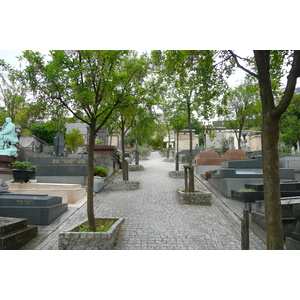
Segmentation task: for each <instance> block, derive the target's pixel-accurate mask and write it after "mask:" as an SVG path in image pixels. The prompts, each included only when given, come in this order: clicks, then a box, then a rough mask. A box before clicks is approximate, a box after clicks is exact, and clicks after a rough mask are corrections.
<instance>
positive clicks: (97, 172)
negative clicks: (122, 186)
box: [94, 166, 108, 177]
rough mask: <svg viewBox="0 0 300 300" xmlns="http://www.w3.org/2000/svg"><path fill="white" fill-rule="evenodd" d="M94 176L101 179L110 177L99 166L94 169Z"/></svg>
mask: <svg viewBox="0 0 300 300" xmlns="http://www.w3.org/2000/svg"><path fill="white" fill-rule="evenodd" d="M94 175H95V176H100V177H106V176H107V175H108V171H107V170H106V169H105V168H103V167H101V166H97V167H94Z"/></svg>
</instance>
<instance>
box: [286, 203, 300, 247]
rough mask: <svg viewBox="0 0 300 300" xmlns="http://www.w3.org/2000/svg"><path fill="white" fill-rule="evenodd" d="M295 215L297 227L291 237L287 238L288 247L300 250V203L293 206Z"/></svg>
mask: <svg viewBox="0 0 300 300" xmlns="http://www.w3.org/2000/svg"><path fill="white" fill-rule="evenodd" d="M293 215H294V217H295V218H296V221H297V223H296V226H295V229H294V230H293V231H292V232H291V237H287V238H286V249H287V250H300V204H297V205H294V206H293Z"/></svg>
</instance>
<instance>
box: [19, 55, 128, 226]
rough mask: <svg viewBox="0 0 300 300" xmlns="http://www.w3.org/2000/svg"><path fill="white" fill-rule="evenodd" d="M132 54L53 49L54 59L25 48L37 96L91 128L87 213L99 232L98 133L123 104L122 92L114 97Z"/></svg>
mask: <svg viewBox="0 0 300 300" xmlns="http://www.w3.org/2000/svg"><path fill="white" fill-rule="evenodd" d="M129 54H130V52H129V51H121V50H120V51H119V50H67V51H61V50H53V51H50V60H49V61H45V59H44V56H43V55H41V54H40V53H38V52H33V51H24V52H23V58H25V59H26V60H27V61H28V63H29V64H28V66H27V67H26V69H25V70H24V75H25V78H26V79H27V80H28V82H29V85H30V88H31V90H32V91H33V92H34V96H35V98H36V99H37V100H38V101H40V102H42V103H48V105H51V103H59V104H61V105H63V106H64V107H65V108H66V109H67V110H68V111H69V112H70V113H71V114H72V115H73V116H74V117H75V118H77V119H78V120H79V121H81V122H83V123H85V124H87V126H88V127H89V146H88V147H89V149H88V182H87V215H88V222H89V227H90V230H91V231H96V224H95V216H94V203H93V182H94V173H93V169H94V146H95V137H96V133H97V132H98V131H99V130H100V129H101V127H102V126H103V125H104V124H105V122H106V121H107V120H108V118H109V117H110V116H111V114H112V112H113V111H114V110H115V109H116V108H117V107H118V106H119V105H120V104H121V102H122V100H123V99H122V94H118V95H117V97H113V94H114V93H115V92H116V90H117V87H118V85H119V83H120V81H121V80H122V73H121V72H120V65H121V62H122V61H123V60H124V59H125V58H126V57H127V56H128V55H129Z"/></svg>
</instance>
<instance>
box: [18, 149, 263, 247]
mask: <svg viewBox="0 0 300 300" xmlns="http://www.w3.org/2000/svg"><path fill="white" fill-rule="evenodd" d="M163 159H164V158H163V157H161V156H160V154H159V153H158V152H152V153H151V156H150V158H149V160H145V161H141V164H142V165H144V167H145V170H144V171H140V172H130V173H129V177H130V180H138V181H140V183H141V184H140V188H139V189H138V190H132V191H109V190H105V189H104V190H102V191H101V192H99V193H98V194H96V195H95V197H94V210H95V216H96V217H124V218H125V222H124V224H123V226H122V229H121V231H120V234H119V238H118V242H117V244H116V245H115V249H120V250H125V249H126V250H141V249H145V250H146V249H148V250H155V249H158V250H167V249H174V250H175V249H180V250H188V249H189V250H239V249H241V233H240V228H241V221H240V219H239V218H238V217H237V215H236V214H235V213H234V212H233V211H232V210H231V209H229V208H228V207H227V206H226V205H224V204H223V203H222V201H220V199H219V198H218V197H216V196H215V195H213V204H212V206H197V205H181V204H179V203H178V200H177V194H176V189H178V188H183V185H184V182H183V180H182V179H172V178H170V177H169V174H168V173H169V171H173V170H174V163H170V162H163ZM196 188H198V189H199V188H202V189H203V188H204V189H206V187H205V185H204V184H203V183H201V180H196ZM83 219H86V204H84V205H83V206H82V207H80V208H79V209H77V210H76V211H74V212H73V214H72V215H70V216H69V217H68V219H67V220H65V221H64V222H63V223H62V224H61V225H60V226H58V227H57V228H56V229H55V230H54V231H48V232H47V231H46V232H44V235H45V234H46V237H45V236H44V237H43V238H44V240H41V241H40V242H39V243H38V244H35V245H34V246H30V245H29V246H27V247H25V248H24V249H40V250H55V249H57V248H58V234H59V232H60V231H61V230H65V229H70V228H72V227H73V226H74V225H75V224H77V223H80V222H81V221H82V220H83ZM40 236H42V233H41V235H40ZM40 239H41V237H40ZM250 249H266V246H265V244H264V242H263V241H262V240H261V239H260V238H259V237H258V236H257V235H256V234H254V233H253V232H252V231H251V230H250Z"/></svg>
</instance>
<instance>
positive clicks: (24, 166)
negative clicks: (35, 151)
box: [11, 161, 36, 171]
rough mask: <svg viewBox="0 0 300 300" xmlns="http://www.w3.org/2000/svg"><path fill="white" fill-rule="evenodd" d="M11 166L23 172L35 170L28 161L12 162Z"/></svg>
mask: <svg viewBox="0 0 300 300" xmlns="http://www.w3.org/2000/svg"><path fill="white" fill-rule="evenodd" d="M11 166H12V167H13V168H15V169H23V170H32V171H35V170H36V166H34V165H32V164H31V163H30V162H29V161H14V162H12V163H11Z"/></svg>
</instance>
